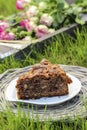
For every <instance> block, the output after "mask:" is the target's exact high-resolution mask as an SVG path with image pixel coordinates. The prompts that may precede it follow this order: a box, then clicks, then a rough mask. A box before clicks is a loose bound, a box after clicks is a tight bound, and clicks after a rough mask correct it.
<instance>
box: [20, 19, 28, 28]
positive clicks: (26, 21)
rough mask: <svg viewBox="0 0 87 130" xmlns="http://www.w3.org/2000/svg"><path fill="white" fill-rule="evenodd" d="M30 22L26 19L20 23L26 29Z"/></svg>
mask: <svg viewBox="0 0 87 130" xmlns="http://www.w3.org/2000/svg"><path fill="white" fill-rule="evenodd" d="M28 22H29V20H28V19H24V20H22V21H21V22H20V26H21V27H23V28H25V27H26V24H27V23H28Z"/></svg>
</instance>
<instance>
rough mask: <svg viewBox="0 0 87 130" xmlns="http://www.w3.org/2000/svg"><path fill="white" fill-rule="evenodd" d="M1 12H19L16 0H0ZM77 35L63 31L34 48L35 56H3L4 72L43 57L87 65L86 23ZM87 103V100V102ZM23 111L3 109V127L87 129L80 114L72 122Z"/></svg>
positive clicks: (0, 66)
mask: <svg viewBox="0 0 87 130" xmlns="http://www.w3.org/2000/svg"><path fill="white" fill-rule="evenodd" d="M0 12H2V13H1V15H5V16H8V15H10V14H13V13H15V12H16V9H15V0H8V1H7V2H6V0H0ZM75 33H76V39H74V38H72V37H70V36H68V35H67V34H62V36H61V37H60V36H57V37H55V39H53V40H51V41H50V44H49V46H45V49H44V51H43V53H42V52H40V51H36V50H35V49H33V51H32V55H33V56H32V57H30V55H26V54H25V59H15V58H14V56H11V57H10V58H5V59H4V60H0V73H3V72H4V71H6V70H7V69H10V68H19V67H25V66H29V65H33V64H34V63H38V62H39V61H40V60H41V59H43V58H47V59H49V60H50V61H51V62H52V63H57V64H66V65H74V66H83V67H86V68H87V30H86V28H85V27H84V26H83V28H82V30H80V31H79V30H78V29H77V31H76V32H75ZM86 105H87V104H86ZM23 116H24V117H22V115H21V111H20V108H18V115H17V116H15V115H14V113H13V112H12V111H11V109H10V108H9V107H8V109H7V110H6V111H3V113H0V130H19V129H21V130H87V120H86V119H83V118H78V117H77V118H76V120H75V121H73V120H72V119H70V120H69V121H68V122H66V121H64V120H63V121H60V122H57V121H55V122H50V120H49V121H48V122H46V121H45V122H39V121H38V119H37V121H36V122H34V119H32V120H29V115H28V116H27V115H25V113H23Z"/></svg>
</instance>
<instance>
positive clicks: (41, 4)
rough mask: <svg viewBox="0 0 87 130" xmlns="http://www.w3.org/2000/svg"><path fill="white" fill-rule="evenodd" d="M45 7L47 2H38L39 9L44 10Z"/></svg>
mask: <svg viewBox="0 0 87 130" xmlns="http://www.w3.org/2000/svg"><path fill="white" fill-rule="evenodd" d="M46 8H47V3H46V2H40V3H39V9H40V10H41V11H43V10H45V9H46Z"/></svg>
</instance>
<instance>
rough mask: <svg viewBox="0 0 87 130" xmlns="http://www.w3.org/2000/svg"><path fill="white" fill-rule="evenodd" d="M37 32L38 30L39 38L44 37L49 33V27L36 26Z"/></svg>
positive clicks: (37, 35)
mask: <svg viewBox="0 0 87 130" xmlns="http://www.w3.org/2000/svg"><path fill="white" fill-rule="evenodd" d="M35 32H36V37H37V38H40V37H43V36H44V35H46V34H48V33H49V32H48V27H47V26H45V25H39V26H37V27H36V29H35Z"/></svg>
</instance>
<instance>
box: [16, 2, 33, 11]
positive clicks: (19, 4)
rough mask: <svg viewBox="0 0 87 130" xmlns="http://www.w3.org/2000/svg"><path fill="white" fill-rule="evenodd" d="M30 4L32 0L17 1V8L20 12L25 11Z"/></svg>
mask: <svg viewBox="0 0 87 130" xmlns="http://www.w3.org/2000/svg"><path fill="white" fill-rule="evenodd" d="M30 2H31V0H16V8H17V9H18V10H23V9H24V6H25V5H27V4H28V3H30Z"/></svg>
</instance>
